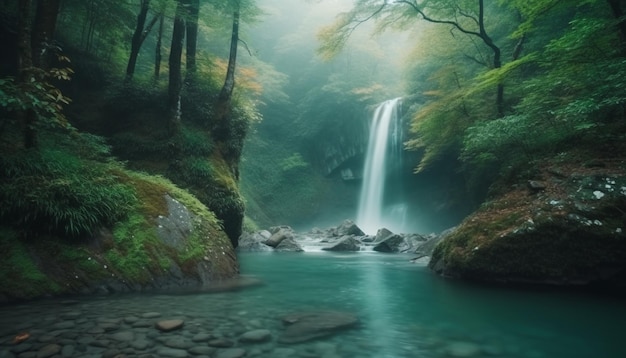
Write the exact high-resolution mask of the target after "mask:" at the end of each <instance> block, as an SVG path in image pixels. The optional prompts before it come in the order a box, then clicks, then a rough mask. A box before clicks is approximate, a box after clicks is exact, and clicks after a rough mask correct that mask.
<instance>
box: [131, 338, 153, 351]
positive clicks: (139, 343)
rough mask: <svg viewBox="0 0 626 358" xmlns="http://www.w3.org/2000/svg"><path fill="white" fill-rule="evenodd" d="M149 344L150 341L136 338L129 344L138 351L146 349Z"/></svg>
mask: <svg viewBox="0 0 626 358" xmlns="http://www.w3.org/2000/svg"><path fill="white" fill-rule="evenodd" d="M150 345H151V343H150V341H148V340H145V339H138V340H136V341H134V342H133V343H131V344H130V346H131V347H133V348H134V349H136V350H138V351H143V350H145V349H147V348H148V347H150Z"/></svg>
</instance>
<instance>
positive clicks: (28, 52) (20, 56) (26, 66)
mask: <svg viewBox="0 0 626 358" xmlns="http://www.w3.org/2000/svg"><path fill="white" fill-rule="evenodd" d="M32 5H33V4H32V0H19V3H18V25H17V28H18V34H17V63H18V71H19V82H20V83H23V84H29V83H30V82H31V81H32V79H33V54H32V19H31V10H32ZM19 116H20V118H21V124H22V138H23V141H24V147H26V148H34V147H36V146H37V132H36V129H35V119H36V117H35V113H34V111H33V110H32V109H28V110H26V111H23V112H22V113H20V114H19Z"/></svg>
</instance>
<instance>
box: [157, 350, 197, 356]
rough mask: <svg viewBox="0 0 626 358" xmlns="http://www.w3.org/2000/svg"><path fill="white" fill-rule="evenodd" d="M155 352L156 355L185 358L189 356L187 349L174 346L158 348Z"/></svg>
mask: <svg viewBox="0 0 626 358" xmlns="http://www.w3.org/2000/svg"><path fill="white" fill-rule="evenodd" d="M156 353H157V356H158V357H172V358H185V357H188V356H189V354H188V353H187V351H185V350H182V349H174V348H159V349H158V350H157V352H156Z"/></svg>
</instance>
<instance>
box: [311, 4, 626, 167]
mask: <svg viewBox="0 0 626 358" xmlns="http://www.w3.org/2000/svg"><path fill="white" fill-rule="evenodd" d="M624 8H626V4H625V2H624V1H620V0H608V1H607V0H588V1H573V0H536V1H498V2H488V1H482V0H467V1H447V0H442V1H418V0H394V1H374V0H359V1H356V2H355V3H354V6H353V7H352V8H351V9H350V10H349V11H347V12H345V13H342V14H340V15H339V16H338V17H337V18H336V21H335V22H334V23H333V24H331V25H329V26H327V27H326V28H324V29H323V30H322V31H321V32H320V33H319V38H320V40H321V46H320V47H319V52H320V53H321V54H322V55H323V56H325V57H332V56H334V55H336V54H337V53H339V51H341V49H342V48H343V46H345V44H346V43H347V42H348V41H349V39H350V37H351V36H352V35H353V33H354V32H356V31H358V28H359V27H360V26H363V24H365V23H368V22H374V23H375V24H376V25H377V29H378V31H383V30H385V29H396V30H397V29H400V30H405V31H413V32H412V33H414V34H416V35H415V41H414V44H413V46H414V50H413V52H412V54H411V55H410V56H409V57H408V58H407V59H406V67H405V71H406V77H405V78H406V79H407V80H406V81H405V85H406V87H405V88H406V90H405V92H406V94H407V95H408V96H412V98H414V103H415V106H414V114H413V119H412V132H413V138H412V139H411V140H409V141H408V142H407V143H406V146H407V149H420V150H423V151H424V155H423V157H422V159H421V162H420V163H419V165H418V166H417V168H416V171H418V172H419V171H422V170H424V169H426V168H428V167H429V166H430V165H432V164H433V163H436V162H437V161H438V160H439V159H441V158H449V157H450V156H456V157H459V158H460V159H461V160H462V161H463V162H464V163H465V165H466V169H468V170H469V171H470V173H474V175H477V176H481V175H487V174H488V173H498V170H495V171H494V168H511V167H517V166H518V165H520V164H522V163H524V162H528V161H529V160H533V159H535V158H538V157H539V156H545V155H549V154H550V153H557V152H559V151H565V150H567V149H569V148H572V147H576V146H579V145H584V143H593V142H594V141H602V142H604V141H612V140H620V138H621V139H622V140H623V137H624V128H625V127H624V119H625V118H624V105H625V102H626V93H625V88H626V87H625V86H624V79H625V78H626V77H624V75H625V74H626V72H625V71H626V62H625V59H626V58H625V54H626V47H625V38H626V22H625V21H626V19H625V18H624ZM481 173H482V174H481Z"/></svg>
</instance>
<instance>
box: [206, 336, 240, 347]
mask: <svg viewBox="0 0 626 358" xmlns="http://www.w3.org/2000/svg"><path fill="white" fill-rule="evenodd" d="M207 344H208V345H209V346H211V347H217V348H228V347H232V346H234V345H235V343H234V342H233V341H231V340H228V339H226V338H215V339H212V340H210V341H209V342H208V343H207Z"/></svg>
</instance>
